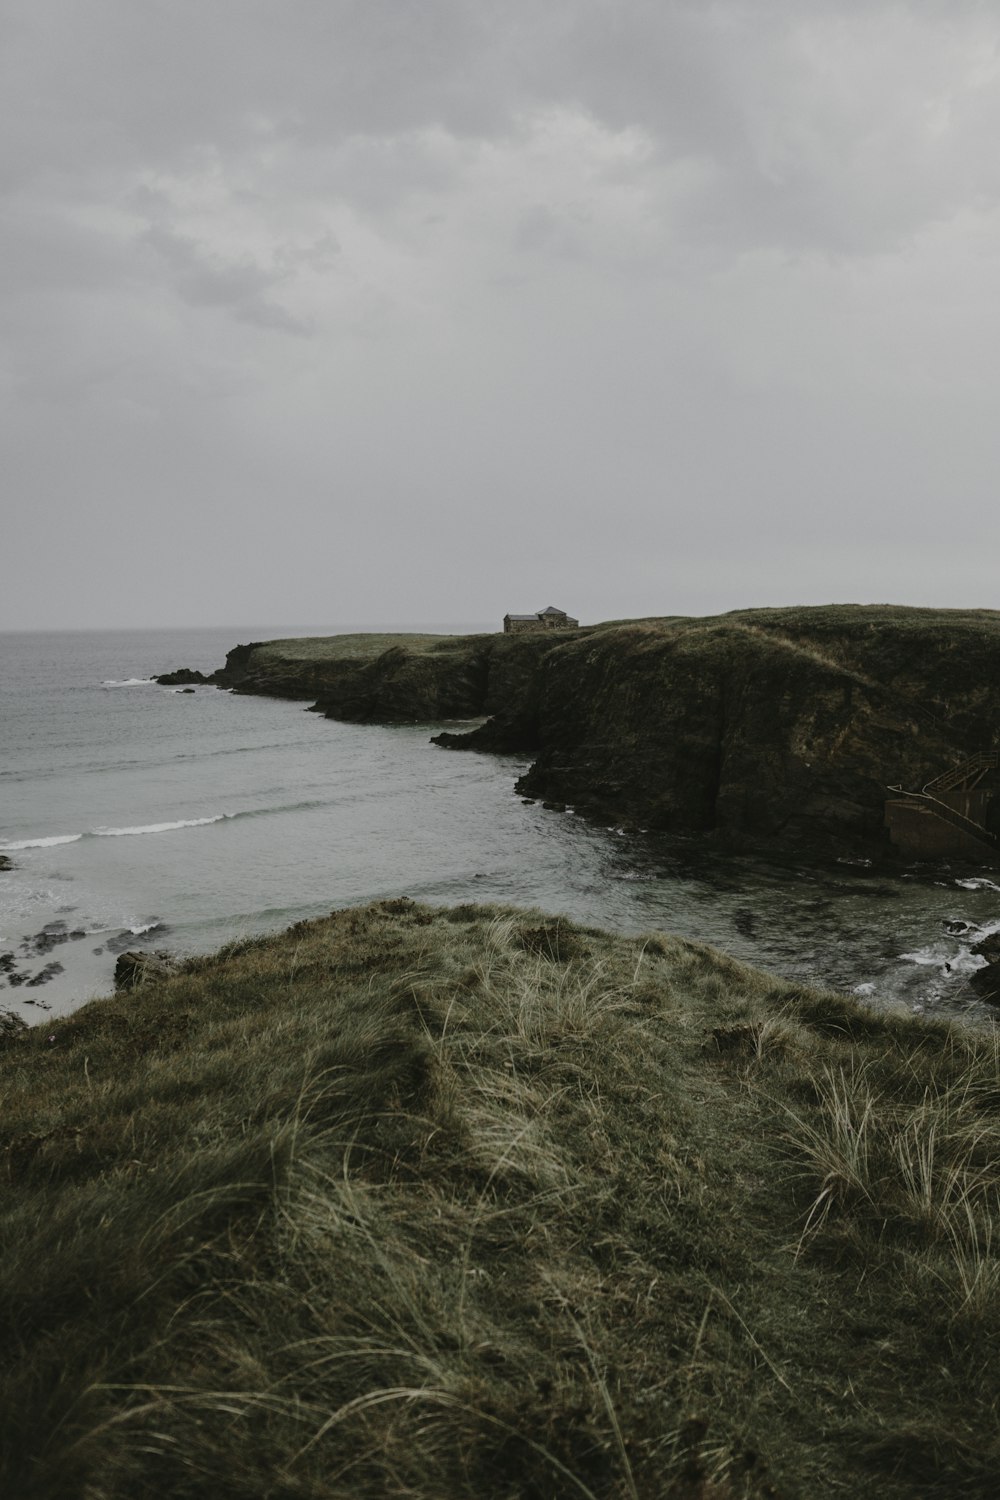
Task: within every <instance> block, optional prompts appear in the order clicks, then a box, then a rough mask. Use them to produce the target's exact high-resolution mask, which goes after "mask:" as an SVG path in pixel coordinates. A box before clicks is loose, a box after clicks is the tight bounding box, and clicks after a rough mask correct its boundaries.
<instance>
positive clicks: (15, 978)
mask: <svg viewBox="0 0 1000 1500" xmlns="http://www.w3.org/2000/svg"><path fill="white" fill-rule="evenodd" d="M27 977H28V976H27V974H11V975H10V978H9V979H8V980H7V983H8V984H15V985H16V984H23V983H24V981H25V980H26V979H27Z"/></svg>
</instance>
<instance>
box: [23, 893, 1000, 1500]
mask: <svg viewBox="0 0 1000 1500" xmlns="http://www.w3.org/2000/svg"><path fill="white" fill-rule="evenodd" d="M0 1090H2V1097H3V1111H2V1117H0V1120H2V1123H0V1161H2V1170H3V1173H4V1182H5V1192H4V1196H3V1200H2V1205H0V1323H2V1329H0V1369H2V1386H0V1389H2V1394H0V1422H2V1424H3V1425H2V1432H0V1454H2V1457H0V1491H2V1493H3V1494H5V1495H10V1496H12V1497H17V1500H36V1497H37V1500H50V1497H58V1500H70V1497H73V1500H79V1497H86V1500H126V1497H127V1500H131V1497H135V1496H144V1495H153V1494H160V1495H169V1496H170V1497H171V1500H184V1497H191V1500H194V1497H199V1500H201V1497H205V1500H208V1497H212V1500H216V1497H218V1496H225V1497H226V1500H244V1497H245V1500H251V1497H253V1500H259V1497H262V1496H266V1497H273V1500H292V1497H295V1500H300V1497H309V1500H327V1497H330V1500H333V1497H338V1500H339V1497H345V1500H346V1497H348V1496H350V1497H371V1500H384V1497H391V1496H398V1497H403V1496H406V1497H420V1500H442V1497H449V1500H451V1497H469V1500H473V1497H475V1500H482V1497H484V1496H487V1497H509V1500H515V1497H517V1500H522V1497H536V1500H542V1497H546V1500H550V1497H567V1500H568V1497H589V1500H598V1497H600V1500H603V1497H633V1500H634V1497H643V1500H646V1497H649V1500H660V1497H677V1500H737V1497H778V1496H782V1497H799V1496H802V1497H806V1496H808V1497H817V1496H835V1495H836V1496H843V1495H850V1496H852V1497H853V1496H877V1497H878V1500H896V1497H903V1496H907V1497H916V1496H920V1497H930V1496H937V1497H940V1500H956V1497H970V1500H971V1497H986V1496H987V1495H989V1496H992V1495H993V1494H995V1489H996V1475H997V1472H998V1471H1000V1438H998V1435H997V1434H998V1426H997V1421H996V1418H997V1410H996V1408H997V1401H998V1396H997V1393H998V1392H1000V1369H998V1360H1000V1355H998V1350H1000V1337H998V1336H1000V1297H998V1292H1000V1260H998V1251H1000V1241H998V1237H997V1231H996V1224H997V1212H998V1206H1000V1205H998V1190H1000V1150H998V1147H1000V1125H998V1107H1000V1069H998V1049H997V1043H996V1038H995V1036H984V1035H982V1034H977V1033H974V1032H971V1031H960V1030H952V1029H949V1028H948V1027H946V1026H943V1025H934V1024H927V1023H925V1022H917V1021H911V1020H908V1019H905V1018H894V1017H886V1016H879V1015H876V1014H872V1013H870V1012H867V1011H864V1010H861V1009H859V1008H857V1007H856V1006H855V1005H854V1004H852V1003H851V1002H849V1001H847V1000H845V999H842V998H839V997H837V996H833V995H828V994H822V993H819V992H814V991H809V990H804V989H801V988H797V987H793V986H790V985H788V984H785V983H783V982H781V981H777V980H773V979H770V978H768V977H767V976H765V975H762V974H760V973H757V972H755V971H752V970H750V969H747V968H744V967H743V966H741V965H739V964H737V963H735V962H733V961H731V960H729V959H727V958H725V957H724V956H722V955H720V954H718V953H716V952H713V951H712V950H710V949H708V948H704V947H701V946H700V945H698V944H695V943H690V942H684V941H680V940H676V939H671V938H665V937H662V936H659V935H655V936H648V937H646V938H632V937H628V938H625V937H617V936H613V935H609V934H606V933H601V932H597V931H593V930H589V929H583V928H580V927H577V926H573V925H571V924H569V923H567V922H564V921H561V920H557V919H554V918H549V917H545V916H543V915H542V914H540V913H538V912H524V911H516V910H512V909H504V908H495V907H472V906H469V907H457V908H454V909H452V910H436V909H431V908H426V907H421V906H417V905H414V904H413V903H410V902H408V901H404V900H399V901H391V902H382V903H377V904H375V905H373V906H369V907H366V908H362V909H358V910H349V911H344V912H338V913H335V914H333V915H331V917H329V918H327V919H325V920H322V921H319V922H314V923H309V924H299V925H298V926H296V927H294V928H292V929H290V930H289V931H288V932H287V933H284V934H282V935H280V936H278V937H273V938H267V939H262V940H259V941H253V942H247V943H242V944H239V945H236V946H234V947H232V948H230V949H229V950H226V951H223V953H221V954H220V955H218V956H216V957H214V958H209V959H204V960H196V961H193V962H192V963H190V964H189V965H188V966H187V968H186V969H185V970H184V971H183V972H181V973H180V974H178V975H177V976H176V977H174V978H172V979H169V980H167V981H162V982H160V983H154V984H149V985H147V986H146V987H145V988H143V989H141V990H139V991H137V992H135V993H133V994H129V995H124V994H123V995H119V996H116V997H113V998H110V999H107V1000H102V1001H96V1002H94V1003H92V1004H90V1005H87V1006H86V1007H84V1008H83V1009H82V1010H80V1011H78V1012H77V1013H76V1014H74V1015H73V1016H71V1017H69V1018H67V1019H66V1020H63V1021H59V1022H55V1023H52V1024H51V1025H50V1026H47V1027H45V1026H43V1027H37V1028H34V1029H32V1030H16V1029H11V1030H8V1031H6V1032H3V1033H2V1035H0Z"/></svg>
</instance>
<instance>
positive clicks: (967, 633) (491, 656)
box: [212, 605, 1000, 853]
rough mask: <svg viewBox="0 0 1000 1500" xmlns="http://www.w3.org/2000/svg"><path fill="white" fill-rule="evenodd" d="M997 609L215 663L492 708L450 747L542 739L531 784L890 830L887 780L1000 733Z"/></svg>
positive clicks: (623, 802)
mask: <svg viewBox="0 0 1000 1500" xmlns="http://www.w3.org/2000/svg"><path fill="white" fill-rule="evenodd" d="M998 663H1000V613H998V612H996V611H992V610H968V611H963V610H930V609H913V608H905V607H901V606H879V605H829V606H820V607H811V608H795V609H766V610H745V611H737V612H734V613H731V614H726V615H720V616H714V617H709V618H703V619H698V618H687V617H682V618H677V617H675V618H667V619H654V620H642V621H625V622H617V623H612V624H608V625H601V626H591V627H586V628H582V629H580V630H575V631H559V632H552V633H551V634H548V635H526V636H514V637H509V636H507V637H505V636H502V635H497V636H491V635H478V636H454V637H452V636H444V637H431V636H398V637H378V636H355V637H349V636H342V637H332V638H329V639H327V640H315V639H313V640H306V641H296V640H289V641H275V642H267V643H257V644H253V645H249V646H241V647H237V648H236V650H235V651H233V652H230V654H229V657H228V659H227V663H226V666H225V668H223V669H222V671H221V672H219V673H217V674H215V675H214V678H213V679H212V680H215V681H217V682H218V683H219V684H220V685H222V686H227V687H231V688H233V689H234V690H235V691H238V692H257V693H265V694H277V695H282V696H288V697H297V698H310V699H315V700H316V704H315V706H316V708H317V709H318V710H319V711H321V712H324V713H326V714H327V715H328V716H329V717H332V718H341V719H349V720H354V721H378V722H399V721H404V720H408V721H414V720H433V719H441V718H449V717H455V718H462V717H473V716H483V715H485V716H487V719H486V722H485V723H484V724H482V725H480V726H478V727H477V728H475V729H474V730H472V731H471V732H469V733H465V734H455V733H447V734H441V735H439V736H437V740H438V743H440V744H443V745H447V746H449V747H451V748H470V749H480V750H492V751H513V750H516V751H521V752H529V753H532V754H534V755H535V757H536V758H535V761H534V764H533V765H532V767H531V769H530V770H529V771H528V773H527V775H526V776H524V777H523V778H522V779H521V781H520V782H519V783H518V788H519V790H520V791H522V792H523V793H525V794H526V795H530V796H534V797H541V798H545V799H548V800H552V801H557V802H564V803H567V804H570V805H572V806H574V807H575V808H576V809H577V810H578V811H580V812H584V813H586V814H588V815H590V816H594V817H598V818H602V819H606V820H612V819H613V820H614V821H616V822H626V823H633V824H636V825H640V826H642V827H647V828H655V829H662V830H674V831H684V832H700V833H712V834H713V835H714V836H715V837H716V838H717V839H719V840H720V841H723V842H726V843H728V844H731V845H733V846H734V847H741V846H742V847H756V848H773V849H787V850H790V851H796V852H803V853H805V852H814V853H830V852H833V853H842V852H854V853H872V852H877V851H879V850H880V849H882V848H884V841H885V835H884V832H883V829H882V812H883V803H884V799H885V795H886V786H887V784H895V783H903V784H904V785H906V786H919V785H922V783H923V782H925V781H926V780H928V779H929V778H930V777H931V776H933V775H935V774H937V773H938V772H940V771H942V770H944V769H946V768H947V767H949V766H951V765H954V764H956V763H957V762H958V761H960V760H961V759H962V758H963V757H964V756H966V755H970V754H974V753H976V752H978V751H981V750H995V749H997V748H1000V675H998V671H997V667H998Z"/></svg>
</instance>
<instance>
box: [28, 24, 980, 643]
mask: <svg viewBox="0 0 1000 1500" xmlns="http://www.w3.org/2000/svg"><path fill="white" fill-rule="evenodd" d="M0 59H2V63H0V150H2V153H3V156H2V179H0V191H2V217H0V236H2V240H0V244H2V265H3V276H2V285H0V401H2V414H0V421H2V429H0V430H2V469H0V473H2V483H3V525H2V539H0V555H2V560H3V567H2V572H0V627H2V628H8V629H20V628H47V627H52V628H57V627H64V626H104V625H121V626H130V625H160V624H185V623H190V624H192V625H194V624H199V625H200V624H227V623H229V622H237V621H239V622H250V621H254V620H270V621H282V620H283V621H286V622H288V623H289V624H291V623H295V622H303V623H304V622H315V623H317V624H321V623H328V624H330V625H331V626H332V625H335V624H336V623H337V622H340V621H360V622H371V623H375V622H382V621H412V622H414V623H418V622H421V621H426V620H435V621H440V620H450V619H453V620H455V621H467V620H484V621H486V620H491V619H493V618H496V619H497V620H498V621H499V618H500V616H502V615H503V614H504V612H505V611H506V610H514V611H525V610H533V609H538V608H541V607H543V606H545V605H547V604H556V605H558V606H560V607H562V608H564V609H566V610H568V611H569V612H570V613H572V614H576V615H578V616H579V617H580V618H581V619H582V620H586V621H592V620H598V619H603V618H609V617H615V616H623V615H645V614H672V613H696V614H701V613H707V612H714V611H716V610H720V609H731V608H738V607H741V606H750V605H758V604H781V603H797V602H824V601H828V600H834V601H848V600H858V601H894V602H899V603H913V604H940V605H954V606H965V605H979V606H988V607H993V606H994V605H996V604H997V602H998V600H1000V567H998V562H997V555H996V548H995V543H996V541H997V520H996V502H997V489H998V477H1000V416H998V411H997V406H998V378H997V377H998V363H1000V353H998V351H1000V296H998V292H1000V279H998V278H1000V148H998V142H1000V6H998V5H997V3H996V0H988V3H974V0H909V3H907V0H895V3H888V0H886V3H883V0H0Z"/></svg>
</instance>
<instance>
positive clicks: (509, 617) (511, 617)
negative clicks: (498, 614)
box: [504, 614, 538, 620]
mask: <svg viewBox="0 0 1000 1500" xmlns="http://www.w3.org/2000/svg"><path fill="white" fill-rule="evenodd" d="M504 619H505V620H537V619H538V616H537V615H511V614H507V615H505V616H504Z"/></svg>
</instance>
